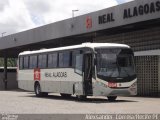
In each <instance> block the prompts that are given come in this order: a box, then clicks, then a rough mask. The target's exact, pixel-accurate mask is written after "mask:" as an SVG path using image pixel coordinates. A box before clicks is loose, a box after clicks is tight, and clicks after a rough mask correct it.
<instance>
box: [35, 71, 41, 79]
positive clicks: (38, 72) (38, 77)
mask: <svg viewBox="0 0 160 120" xmlns="http://www.w3.org/2000/svg"><path fill="white" fill-rule="evenodd" d="M34 80H41V71H40V69H34Z"/></svg>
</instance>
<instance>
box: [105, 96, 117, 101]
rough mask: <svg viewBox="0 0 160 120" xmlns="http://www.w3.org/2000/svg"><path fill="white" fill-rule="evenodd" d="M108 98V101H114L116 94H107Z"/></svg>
mask: <svg viewBox="0 0 160 120" xmlns="http://www.w3.org/2000/svg"><path fill="white" fill-rule="evenodd" d="M107 98H108V101H110V102H112V101H115V100H116V98H117V96H107Z"/></svg>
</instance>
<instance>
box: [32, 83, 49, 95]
mask: <svg viewBox="0 0 160 120" xmlns="http://www.w3.org/2000/svg"><path fill="white" fill-rule="evenodd" d="M34 91H35V94H36V96H37V97H44V96H48V93H46V92H41V86H40V84H39V83H36V84H35V87H34Z"/></svg>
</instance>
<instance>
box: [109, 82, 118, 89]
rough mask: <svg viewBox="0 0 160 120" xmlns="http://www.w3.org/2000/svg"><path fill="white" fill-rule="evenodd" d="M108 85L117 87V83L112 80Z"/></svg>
mask: <svg viewBox="0 0 160 120" xmlns="http://www.w3.org/2000/svg"><path fill="white" fill-rule="evenodd" d="M108 87H111V88H115V87H117V83H111V82H109V83H108Z"/></svg>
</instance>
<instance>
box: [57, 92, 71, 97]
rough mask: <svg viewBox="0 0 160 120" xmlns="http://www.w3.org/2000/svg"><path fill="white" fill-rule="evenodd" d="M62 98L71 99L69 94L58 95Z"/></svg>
mask: <svg viewBox="0 0 160 120" xmlns="http://www.w3.org/2000/svg"><path fill="white" fill-rule="evenodd" d="M60 94H61V96H62V97H64V98H69V97H71V94H65V93H60Z"/></svg>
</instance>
